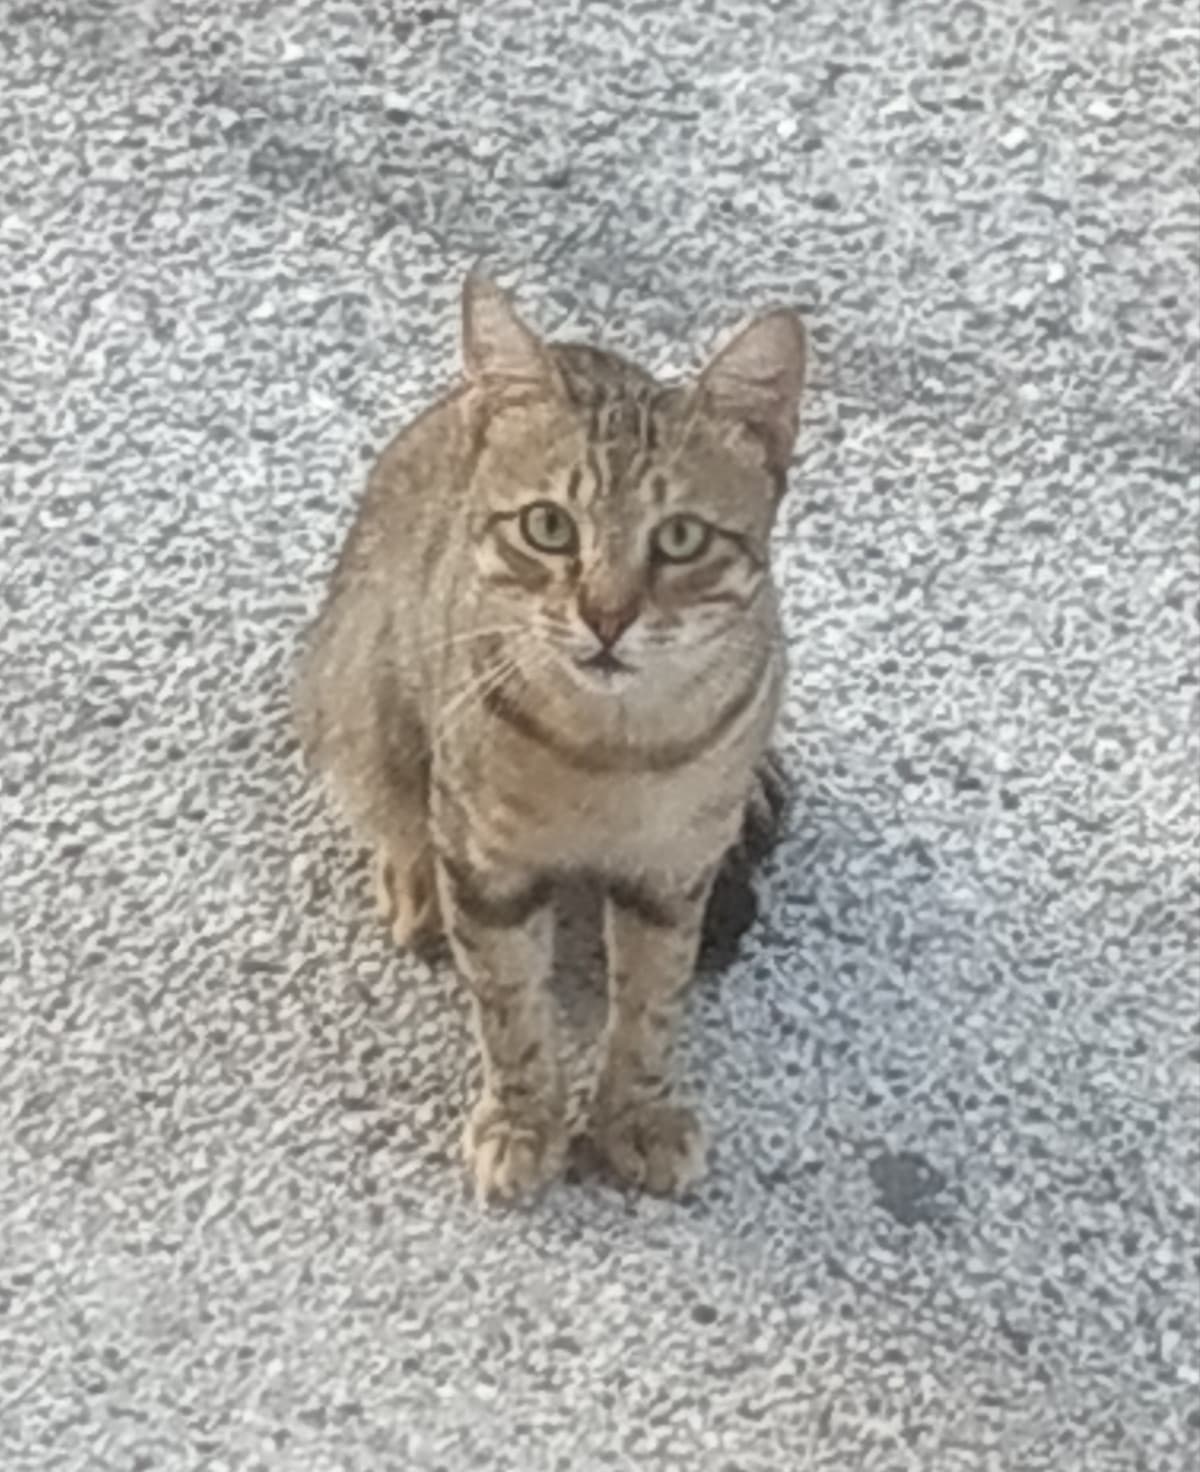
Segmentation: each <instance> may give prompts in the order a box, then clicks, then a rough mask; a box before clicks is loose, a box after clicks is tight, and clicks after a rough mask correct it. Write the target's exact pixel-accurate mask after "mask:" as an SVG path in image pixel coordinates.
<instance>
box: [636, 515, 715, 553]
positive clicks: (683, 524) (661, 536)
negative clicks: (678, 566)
mask: <svg viewBox="0 0 1200 1472" xmlns="http://www.w3.org/2000/svg"><path fill="white" fill-rule="evenodd" d="M711 540H712V527H710V526H709V525H708V523H707V522H705V521H701V520H700V518H699V517H698V516H668V517H667V519H666V521H663V522H660V523H659V525H658V526H657V527H655V529H654V537H653V541H652V544H651V545H652V546H653V548H654V553H655V556H657V557H659V558H661V559H662V561H664V562H695V560H696V558H697V557H699V556H700V555H701V554H702V553H703V552H705V551H706V550H707V548H708V544H709V542H710V541H711Z"/></svg>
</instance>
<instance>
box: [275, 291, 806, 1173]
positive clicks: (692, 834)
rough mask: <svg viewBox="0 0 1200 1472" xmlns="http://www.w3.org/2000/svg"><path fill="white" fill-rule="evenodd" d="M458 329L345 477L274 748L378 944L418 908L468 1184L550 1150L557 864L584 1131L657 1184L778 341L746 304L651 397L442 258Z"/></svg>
mask: <svg viewBox="0 0 1200 1472" xmlns="http://www.w3.org/2000/svg"><path fill="white" fill-rule="evenodd" d="M463 349H464V359H465V378H464V382H463V383H462V384H461V386H460V387H458V388H457V389H456V390H455V391H454V392H452V393H451V394H449V395H448V396H447V397H446V398H444V399H443V400H442V401H441V402H440V403H438V404H436V405H435V406H434V407H433V408H431V409H430V410H428V411H427V412H426V413H425V414H423V415H422V416H421V417H420V418H419V419H418V420H417V421H416V422H415V423H414V424H412V425H411V426H410V427H409V428H408V429H406V430H404V431H403V432H402V433H401V434H400V435H399V436H398V437H397V438H396V439H395V440H393V442H392V443H391V445H390V446H389V447H388V448H387V450H386V451H385V452H384V454H383V456H382V457H381V459H380V461H379V463H378V465H377V467H376V469H375V471H374V473H373V474H372V476H371V479H370V482H369V484H368V486H367V490H366V495H365V497H364V499H363V502H362V505H361V507H360V509H359V512H358V516H357V519H356V521H355V523H354V526H353V529H352V530H351V532H350V535H349V538H348V540H347V542H346V544H345V547H344V548H343V551H342V553H341V557H340V559H339V561H338V564H337V568H336V570H335V572H334V576H333V580H332V585H331V587H330V590H329V594H328V598H327V601H326V603H325V606H324V609H323V611H322V612H321V614H320V617H319V618H318V620H317V622H316V625H315V628H314V630H313V633H312V642H311V647H310V649H309V651H308V654H307V657H306V660H305V663H304V667H303V669H302V673H301V679H300V685H299V692H298V695H299V698H298V706H299V715H300V723H301V727H302V731H303V735H304V739H305V746H306V749H307V751H308V753H309V755H310V757H311V759H312V760H313V761H314V762H315V763H316V764H317V766H318V767H319V768H321V769H322V770H324V771H325V772H326V773H328V775H329V776H330V778H331V779H332V782H333V784H334V787H335V788H336V790H337V792H338V794H339V796H340V798H341V799H342V801H343V803H344V805H345V807H346V808H347V810H348V813H349V816H350V817H351V819H352V821H353V822H354V823H355V825H356V826H357V828H358V830H359V832H360V833H361V835H362V836H363V837H364V838H365V839H366V840H367V841H368V842H369V843H370V844H371V845H372V846H373V847H374V851H375V853H376V855H377V862H376V872H377V876H378V889H379V895H380V900H381V903H382V905H383V907H384V910H385V912H386V913H387V915H388V917H389V918H390V920H391V924H392V931H393V934H394V936H395V938H396V940H397V941H398V942H399V943H401V944H406V943H410V942H413V941H414V940H416V939H418V938H420V937H422V936H423V935H428V934H429V933H431V932H435V931H436V930H437V929H438V928H439V927H444V929H445V933H446V935H447V936H448V938H449V941H450V945H451V948H452V950H453V953H454V957H455V960H456V962H457V965H458V968H459V970H460V972H461V973H462V976H463V978H464V980H465V981H466V983H467V986H468V987H469V989H470V992H471V995H472V998H473V1000H474V1009H475V1016H476V1021H477V1028H478V1035H479V1044H480V1047H481V1049H482V1054H483V1078H484V1082H483V1090H482V1094H481V1096H480V1098H479V1100H478V1102H477V1103H476V1105H475V1107H474V1109H473V1110H472V1112H471V1115H470V1119H469V1121H468V1123H467V1126H466V1132H465V1140H464V1149H465V1152H466V1159H467V1163H468V1166H469V1168H470V1170H471V1171H472V1173H473V1175H474V1179H475V1183H476V1187H477V1190H478V1193H479V1195H480V1198H481V1199H483V1200H487V1199H489V1198H491V1197H494V1196H496V1197H511V1196H515V1195H517V1194H520V1193H523V1192H526V1191H529V1190H531V1189H532V1188H534V1187H536V1186H538V1185H539V1184H541V1183H542V1182H544V1181H546V1180H547V1179H549V1178H550V1177H552V1176H553V1175H554V1174H555V1173H556V1172H557V1171H558V1170H559V1169H560V1167H561V1166H562V1163H563V1160H564V1156H565V1150H566V1143H567V1141H566V1128H565V1122H564V1112H565V1092H564V1086H563V1077H562V1071H561V1066H560V1061H559V1057H558V1052H557V1049H556V1045H555V1036H554V1025H553V1011H552V1007H551V1002H550V998H549V995H548V991H547V982H548V972H549V968H550V960H551V951H552V939H553V937H552V919H551V917H552V910H551V904H550V902H551V897H552V892H553V887H554V884H555V881H557V880H559V879H561V878H564V877H566V876H572V875H580V874H586V875H589V876H592V877H594V878H596V879H598V880H599V881H600V882H601V883H602V885H603V886H604V892H605V895H606V913H605V938H606V944H607V951H608V968H609V1020H608V1025H607V1028H606V1030H605V1034H604V1038H603V1041H602V1049H601V1059H600V1065H599V1071H598V1077H597V1081H596V1087H595V1094H594V1101H593V1105H592V1111H591V1125H590V1132H591V1137H592V1139H593V1141H594V1143H595V1144H596V1146H597V1147H598V1149H599V1151H600V1152H601V1154H602V1156H603V1157H604V1158H605V1159H606V1160H607V1162H608V1163H609V1165H610V1166H611V1167H612V1169H613V1170H614V1171H615V1172H616V1173H617V1174H618V1175H619V1176H620V1177H622V1178H623V1179H625V1180H627V1181H629V1182H632V1183H635V1184H637V1185H640V1186H643V1187H645V1188H646V1189H648V1190H651V1191H657V1192H675V1191H681V1190H683V1189H684V1188H685V1187H687V1186H688V1185H689V1183H691V1182H692V1181H693V1180H694V1179H695V1178H696V1176H697V1175H698V1173H699V1172H700V1170H701V1168H702V1164H703V1155H704V1146H703V1135H702V1131H701V1126H700V1123H699V1121H698V1119H697V1117H696V1115H695V1114H694V1113H693V1111H692V1110H691V1109H690V1108H688V1107H687V1106H686V1105H684V1104H682V1103H680V1102H677V1100H676V1099H675V1097H674V1095H673V1092H672V1087H671V1083H670V1079H669V1072H668V1063H669V1056H668V1055H669V1051H670V1048H671V1044H672V1039H673V1037H674V1034H675V1032H676V1028H677V1023H678V1020H679V1014H680V1010H681V1006H682V998H683V994H684V991H685V989H686V987H687V985H688V982H689V980H690V978H691V975H692V971H693V968H694V966H695V961H696V953H697V947H698V942H699V935H700V926H701V919H702V916H703V914H704V909H705V903H706V900H707V898H708V896H709V893H710V889H711V886H712V884H713V880H714V875H715V874H716V871H717V869H718V867H719V866H720V864H721V861H722V858H723V856H724V855H725V854H726V852H727V851H728V850H729V849H730V847H731V845H733V844H734V843H735V842H736V841H737V840H738V837H739V833H740V832H741V829H742V824H743V819H744V815H745V812H746V809H747V804H748V803H752V802H753V801H754V800H755V798H756V793H757V789H756V786H755V781H756V770H758V771H760V772H761V771H762V763H763V760H764V756H765V753H766V748H767V741H768V737H769V735H770V732H771V727H772V723H773V721H774V719H775V714H776V709H777V706H778V703H779V698H780V690H781V686H782V682H783V674H784V662H783V654H782V648H781V639H780V629H779V623H778V615H777V611H776V598H775V591H774V588H773V585H772V581H771V575H770V568H769V564H768V538H769V536H770V531H771V525H772V522H773V521H774V518H775V512H776V508H777V507H778V505H779V500H780V497H781V495H782V494H783V491H784V486H785V476H786V472H787V467H788V462H789V460H790V458H791V453H792V446H793V442H794V439H795V435H796V425H797V412H798V405H799V399H800V392H801V388H802V384H803V379H804V361H805V345H804V332H803V329H802V327H801V324H800V321H799V319H798V318H797V317H796V316H795V315H794V314H793V313H792V312H790V311H775V312H771V313H770V314H768V315H767V316H764V317H761V318H759V319H758V320H757V321H755V322H753V323H752V324H751V325H750V326H748V327H746V328H745V329H744V330H743V331H742V332H741V334H740V335H739V336H738V337H736V338H735V339H734V340H733V341H732V342H731V343H730V345H729V346H728V347H726V348H725V350H724V351H723V352H721V353H719V354H718V355H717V357H716V358H715V359H714V360H713V361H712V362H711V363H710V364H709V365H708V367H707V368H706V369H705V370H704V372H703V373H702V374H701V375H700V377H699V378H698V379H697V380H696V382H695V383H694V384H692V385H690V386H687V387H675V388H668V387H664V386H663V385H661V384H659V383H657V382H656V381H655V380H654V379H653V378H651V377H650V376H649V375H648V374H646V373H644V372H643V371H642V370H641V369H639V368H636V367H634V366H633V365H631V364H629V363H626V362H624V361H623V360H622V359H620V358H618V357H615V356H614V355H612V354H610V353H604V352H599V351H597V350H595V349H593V348H588V347H580V346H555V345H549V344H546V343H543V342H542V341H540V340H539V339H538V338H537V337H536V336H535V335H534V333H533V332H532V331H530V329H529V328H528V327H526V326H525V325H524V323H522V322H521V320H520V319H519V318H518V317H517V315H516V314H515V313H514V311H513V309H512V307H511V306H510V305H509V303H508V301H507V300H506V298H505V297H504V296H503V295H502V294H501V292H500V291H499V290H498V289H497V288H496V287H495V286H493V285H491V284H490V283H488V282H486V281H483V280H481V279H479V278H476V277H472V278H469V279H468V281H467V283H466V288H465V292H464V298H463Z"/></svg>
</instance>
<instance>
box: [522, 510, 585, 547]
mask: <svg viewBox="0 0 1200 1472" xmlns="http://www.w3.org/2000/svg"><path fill="white" fill-rule="evenodd" d="M521 535H522V536H523V537H524V538H525V540H526V541H527V542H528V543H529V545H530V546H531V547H536V548H537V550H538V551H539V552H557V553H565V552H574V551H575V548H576V547H577V546H578V543H579V533H578V532H577V531H576V528H575V523H574V522H573V521H572V520H571V518H570V517H569V516H568V515H567V513H566V512H565V511H564V510H563V509H562V507H561V506H556V505H555V504H554V502H553V501H535V502H534V503H533V504H532V505H531V506H526V507H525V509H524V511H522V512H521Z"/></svg>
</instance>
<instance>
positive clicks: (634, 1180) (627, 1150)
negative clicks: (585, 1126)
mask: <svg viewBox="0 0 1200 1472" xmlns="http://www.w3.org/2000/svg"><path fill="white" fill-rule="evenodd" d="M592 1141H593V1144H594V1145H595V1147H596V1149H597V1150H599V1152H600V1154H601V1155H602V1156H603V1157H604V1159H605V1160H606V1161H607V1162H608V1164H609V1166H610V1168H611V1169H612V1170H613V1171H614V1172H615V1173H616V1174H617V1175H618V1176H620V1178H621V1179H622V1180H623V1181H626V1182H628V1184H629V1185H631V1186H637V1187H639V1188H640V1189H641V1190H643V1191H650V1192H652V1193H653V1194H654V1195H656V1196H681V1195H683V1193H684V1192H685V1191H686V1190H687V1189H688V1187H689V1186H691V1185H694V1184H695V1182H696V1181H698V1180H699V1179H700V1177H701V1176H702V1175H703V1174H704V1160H705V1153H706V1150H705V1139H704V1126H703V1125H702V1124H701V1122H700V1118H699V1116H698V1115H697V1114H696V1112H695V1110H693V1109H689V1108H688V1107H687V1106H686V1105H684V1104H673V1103H671V1102H670V1101H667V1102H665V1103H650V1102H646V1103H638V1104H629V1105H627V1106H626V1107H625V1108H623V1109H620V1110H616V1111H613V1112H611V1113H609V1112H607V1111H605V1112H602V1113H601V1114H600V1115H599V1117H598V1118H596V1119H595V1120H594V1121H593V1124H592Z"/></svg>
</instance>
